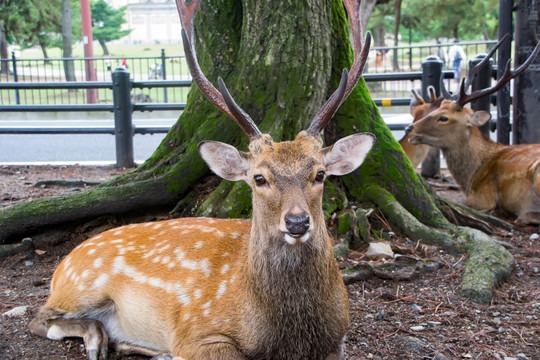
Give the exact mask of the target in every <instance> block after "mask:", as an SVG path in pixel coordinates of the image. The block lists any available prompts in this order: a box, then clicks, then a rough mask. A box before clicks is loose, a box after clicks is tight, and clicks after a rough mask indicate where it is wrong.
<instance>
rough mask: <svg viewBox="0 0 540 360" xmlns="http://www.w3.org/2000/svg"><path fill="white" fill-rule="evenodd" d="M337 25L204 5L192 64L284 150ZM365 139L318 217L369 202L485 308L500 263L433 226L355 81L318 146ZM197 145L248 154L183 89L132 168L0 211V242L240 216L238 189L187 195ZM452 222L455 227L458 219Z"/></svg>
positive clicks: (413, 178)
mask: <svg viewBox="0 0 540 360" xmlns="http://www.w3.org/2000/svg"><path fill="white" fill-rule="evenodd" d="M347 21H348V20H347V18H346V15H345V11H344V8H343V5H342V4H341V1H340V0H328V1H325V2H310V1H308V2H288V1H269V0H268V1H258V2H252V1H247V0H244V1H242V2H238V1H235V0H220V1H204V2H203V3H202V4H201V7H200V9H199V12H198V15H197V18H196V21H195V36H196V48H197V50H198V58H199V62H200V64H201V68H202V69H203V72H204V73H205V74H206V75H207V77H208V78H209V79H210V81H212V82H215V81H216V79H217V77H218V76H221V77H223V79H224V80H225V82H226V83H227V85H228V88H229V90H230V91H231V93H232V95H233V96H234V98H235V99H236V101H237V103H238V104H239V105H240V106H241V107H242V108H243V109H245V110H246V111H247V112H248V113H249V114H250V115H251V116H252V118H253V119H254V120H255V121H256V122H257V124H258V126H259V128H260V129H261V131H262V132H267V133H269V134H271V135H272V137H273V138H274V140H276V141H277V140H279V139H292V138H294V137H295V136H296V134H297V133H298V132H299V131H300V130H302V129H305V128H306V127H307V125H308V123H309V122H310V120H311V119H312V118H313V116H314V115H315V113H316V112H317V110H318V109H319V107H320V106H321V105H322V104H323V103H324V101H325V100H326V98H327V97H328V96H329V95H330V94H331V92H332V91H333V90H334V89H335V88H337V86H338V83H339V80H340V77H341V72H342V69H343V68H350V65H351V62H352V61H351V54H352V47H351V44H350V41H349V30H348V24H347ZM365 131H369V132H372V133H373V134H375V135H376V137H377V139H378V140H377V142H376V144H375V146H374V149H373V150H372V151H371V153H370V155H369V156H368V158H367V159H366V161H365V163H364V164H363V165H362V166H361V168H360V169H359V170H357V171H355V172H354V173H352V174H351V175H348V176H344V177H342V185H339V184H338V183H336V184H332V183H329V184H328V185H330V186H329V187H327V188H326V191H325V199H326V201H325V211H326V212H327V214H329V212H331V211H341V210H344V206H346V205H345V204H347V201H346V200H345V199H343V198H345V197H346V198H347V199H348V200H349V201H353V202H355V203H358V202H369V203H372V204H374V205H375V206H377V207H379V208H380V210H381V211H382V212H383V213H385V214H386V216H387V217H388V218H389V219H390V221H391V223H392V225H393V226H394V227H395V229H396V231H399V232H402V233H405V234H406V235H407V236H409V237H410V238H412V239H419V240H422V241H424V242H426V243H434V244H438V245H439V246H441V247H443V248H444V249H446V250H449V251H452V252H456V253H458V252H466V253H468V254H469V255H470V260H469V263H468V264H469V265H467V268H466V271H465V277H464V280H463V288H462V293H463V294H464V295H466V296H468V297H471V298H473V299H474V300H475V301H478V302H486V301H488V300H489V299H490V298H491V294H492V290H493V287H494V286H495V284H496V283H497V282H498V281H499V280H501V279H503V278H504V277H505V276H507V275H508V273H509V272H510V269H511V267H512V264H513V259H512V257H511V255H510V254H509V253H508V252H507V251H506V249H505V248H504V247H503V246H501V245H499V244H498V243H496V242H495V241H493V240H492V239H491V238H489V237H488V236H487V235H485V234H483V233H480V232H478V231H476V230H472V229H469V228H461V227H457V226H455V225H454V224H452V223H450V222H449V221H448V220H447V219H446V218H445V216H444V215H443V213H442V212H441V210H440V209H439V207H438V205H439V204H443V202H439V201H437V199H436V198H435V197H434V196H433V195H432V194H431V192H430V191H429V189H428V188H427V187H426V185H425V182H424V181H423V180H422V179H421V178H419V177H418V176H417V175H416V173H415V171H414V169H413V168H412V166H411V165H410V163H409V161H408V160H407V158H406V157H405V155H404V153H403V151H402V150H401V147H400V145H399V144H398V143H397V142H396V141H395V139H394V138H393V136H392V134H391V132H390V130H389V129H388V127H387V126H386V125H385V124H384V122H383V120H382V118H381V116H380V114H379V111H378V109H377V107H376V106H375V104H374V102H373V100H372V99H371V97H370V95H369V91H368V89H367V87H366V84H365V82H364V81H363V80H361V81H360V83H359V84H358V86H357V87H356V88H355V89H354V90H353V92H352V93H351V95H350V96H349V98H348V100H347V101H346V102H345V103H344V104H343V105H342V106H341V108H340V109H339V110H338V112H337V114H336V115H335V117H334V120H332V121H331V123H330V125H329V126H328V127H327V128H326V130H325V134H324V136H325V140H326V142H327V143H328V144H331V143H334V142H335V141H336V140H337V139H338V138H341V137H343V136H346V135H349V134H352V133H357V132H365ZM207 139H211V140H218V141H222V142H226V143H229V144H232V145H235V146H236V147H238V148H239V149H241V150H245V149H246V146H247V143H248V139H247V138H246V137H245V136H244V135H243V133H242V132H241V130H240V129H239V128H238V127H237V125H236V124H235V123H234V122H233V121H232V120H230V119H229V118H227V117H226V116H225V115H222V114H221V113H220V112H219V111H218V110H216V109H215V108H214V107H213V106H212V105H211V104H210V103H209V102H208V101H207V100H206V99H205V98H204V97H203V95H202V94H201V92H200V91H199V90H198V89H197V88H196V87H195V85H194V86H193V87H192V89H191V91H190V93H189V95H188V101H187V106H186V110H185V111H184V112H183V113H182V115H181V116H180V118H179V120H178V122H177V123H176V124H175V126H173V128H172V129H171V131H169V133H168V134H167V136H166V137H165V139H164V140H163V141H162V143H161V144H160V146H159V147H158V148H157V149H156V151H155V152H154V154H153V155H152V156H151V157H150V158H149V159H148V160H147V161H146V162H145V163H144V164H142V165H141V166H139V167H138V168H137V169H136V170H134V171H132V172H130V173H128V174H125V175H122V176H120V177H118V178H116V179H114V180H113V181H111V182H109V183H107V184H103V185H102V186H100V187H98V188H95V189H91V190H88V191H85V192H83V193H80V194H75V195H70V196H67V197H62V198H51V199H39V200H36V201H31V202H28V203H23V204H20V205H17V206H14V207H12V208H7V209H3V210H1V211H0V239H2V241H3V242H7V241H13V240H15V239H20V238H21V236H22V235H23V234H28V233H29V232H31V231H35V229H39V228H40V227H42V226H45V225H49V224H53V223H62V222H72V221H74V220H77V219H82V218H90V217H97V216H100V215H104V214H118V213H124V212H127V211H130V210H133V209H141V208H144V207H146V208H151V207H155V206H162V207H163V206H165V207H168V208H169V209H170V208H171V207H172V205H173V204H176V207H175V211H177V212H182V213H188V214H197V215H205V216H217V217H248V216H250V213H251V198H250V192H249V188H248V187H247V185H245V184H242V183H233V182H227V181H222V182H221V183H219V185H218V186H217V187H216V188H215V190H214V191H213V192H212V193H211V194H209V195H208V196H207V198H206V201H204V202H202V203H200V201H199V200H200V199H199V192H198V188H197V184H199V183H201V182H204V181H207V180H208V176H209V175H210V174H209V170H208V169H207V167H206V166H205V165H204V163H203V161H202V159H201V158H200V156H199V155H198V153H197V144H198V143H199V142H200V141H201V140H207ZM340 186H341V187H340ZM338 189H342V192H339V190H338ZM343 190H345V191H344V192H343ZM332 191H335V192H333V193H332V195H331V196H329V194H330V192H332ZM334 194H339V195H334ZM336 198H339V199H342V200H340V201H339V202H338V201H336V200H335V199H336ZM330 199H331V200H330ZM443 206H444V208H445V209H446V210H445V213H447V212H448V209H447V208H451V207H452V205H451V204H449V203H444V205H443ZM443 206H441V207H443ZM459 211H460V214H461V216H462V217H467V215H466V211H464V210H463V208H460V209H459ZM482 221H483V220H482ZM478 222H481V221H478ZM472 223H473V224H474V223H475V221H472ZM479 259H482V260H483V261H485V262H484V263H483V264H484V265H482V270H483V271H482V273H481V275H480V276H479V277H475V276H477V274H475V273H474V271H473V270H474V269H475V267H477V266H479ZM473 275H474V276H473Z"/></svg>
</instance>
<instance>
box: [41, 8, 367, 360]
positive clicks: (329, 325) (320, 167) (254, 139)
mask: <svg viewBox="0 0 540 360" xmlns="http://www.w3.org/2000/svg"><path fill="white" fill-rule="evenodd" d="M198 4H199V0H193V1H192V2H191V3H190V4H189V5H188V4H186V3H185V2H184V0H177V7H178V10H179V14H180V18H181V22H182V26H183V28H184V29H183V30H182V37H183V41H184V48H185V53H186V57H187V61H188V64H189V68H190V71H191V73H192V75H193V79H194V81H195V82H196V84H197V85H198V86H199V88H200V89H201V90H202V92H203V93H204V94H205V96H206V97H207V98H208V99H209V100H210V101H211V102H212V103H213V104H214V105H215V106H216V107H217V108H218V109H220V110H221V111H223V112H224V113H226V114H227V115H228V116H230V117H231V118H232V119H233V120H234V121H236V122H237V124H238V125H239V126H240V128H242V130H243V131H244V132H245V133H246V134H247V136H248V137H249V139H250V144H249V152H242V151H239V150H237V149H236V148H234V147H233V146H231V145H228V144H224V143H220V142H216V141H204V142H202V143H200V145H199V151H200V153H201V156H202V158H203V159H204V160H205V161H206V163H207V164H208V166H209V167H210V169H211V170H212V171H214V172H215V173H216V174H218V175H219V176H221V177H223V178H225V179H228V180H233V181H235V180H244V181H246V182H247V183H248V184H249V186H250V187H251V189H252V192H253V218H252V220H231V219H209V218H182V219H174V220H168V221H160V222H150V223H143V224H133V225H126V226H123V227H119V228H115V229H111V230H108V231H106V232H104V233H102V234H99V235H97V236H95V237H93V238H91V239H89V240H87V241H85V242H83V243H82V244H80V245H79V246H78V247H77V248H75V249H74V250H73V251H72V252H71V253H70V254H69V255H68V256H67V257H66V258H65V259H64V260H63V261H62V262H61V263H60V265H59V266H58V268H57V269H56V271H55V273H54V276H53V279H52V282H51V293H50V296H49V298H48V300H47V303H46V304H45V305H44V306H43V307H42V308H41V309H40V311H39V313H38V315H37V316H36V318H35V319H34V320H33V321H32V322H31V324H30V329H31V331H32V332H33V333H34V334H37V335H40V336H44V337H47V338H49V339H53V340H59V339H63V338H66V337H82V338H83V339H84V343H85V346H86V353H87V356H88V358H89V359H92V360H97V359H99V358H103V359H106V358H107V354H108V353H107V349H108V343H109V340H111V342H112V343H114V344H115V346H116V349H117V350H118V351H121V352H124V353H137V354H143V355H147V356H154V359H174V360H181V359H196V360H200V359H205V360H206V359H306V360H308V359H309V360H314V359H328V360H330V359H342V358H343V356H344V355H343V338H344V336H345V333H346V331H347V330H348V326H349V302H348V297H347V292H346V289H345V286H344V284H343V280H342V278H341V274H340V272H339V268H338V266H337V263H336V262H335V260H334V257H333V253H332V240H331V238H330V236H329V234H328V231H327V229H326V226H325V220H324V215H323V211H322V193H323V184H324V180H325V178H326V177H327V176H329V175H344V174H347V173H349V172H352V171H354V170H355V169H357V168H358V167H359V166H360V164H361V163H362V162H363V160H364V159H365V157H366V155H367V154H368V152H369V150H370V149H371V147H372V145H373V143H374V136H373V135H371V134H354V135H351V136H348V137H346V138H343V139H341V140H339V141H337V142H336V143H335V144H334V145H332V146H328V147H323V143H322V139H321V136H320V132H321V131H322V130H323V129H324V128H325V126H326V124H327V123H328V122H329V120H330V119H331V118H332V117H333V115H334V113H335V111H336V110H337V109H338V107H339V106H340V105H341V103H342V102H343V101H344V99H345V98H346V97H347V96H348V95H349V93H350V92H351V91H352V89H353V88H354V86H355V85H356V83H357V82H358V80H359V78H360V76H361V74H362V69H363V67H364V64H365V62H366V59H367V55H368V51H369V44H370V39H371V36H370V35H369V34H368V35H367V36H366V39H365V42H364V41H363V35H362V29H361V28H360V26H359V6H360V2H359V1H357V0H346V1H345V6H346V8H347V11H348V14H349V16H350V19H351V27H352V32H353V34H354V36H353V41H354V47H355V56H354V62H353V65H352V68H351V70H350V74H349V73H348V72H347V71H346V70H344V71H343V74H342V78H341V82H340V85H339V87H338V89H337V90H336V91H335V92H334V93H333V94H332V96H331V97H330V98H329V99H328V101H327V102H326V103H325V104H324V105H323V106H322V108H321V110H320V111H319V112H318V113H317V115H316V116H315V118H314V119H313V121H312V123H311V125H310V126H309V128H308V129H307V130H306V131H301V132H300V133H299V134H298V135H297V137H296V139H295V140H293V141H284V142H281V143H277V142H274V141H273V140H272V139H271V137H270V136H269V135H265V134H262V133H261V132H260V131H259V129H258V128H257V126H256V124H255V123H254V121H253V120H252V119H251V118H250V117H249V115H247V114H246V112H245V111H244V110H242V109H241V108H240V107H239V106H238V105H237V104H236V103H235V101H234V100H233V99H232V97H231V95H230V94H229V92H228V90H227V88H226V86H225V84H224V82H223V81H222V80H221V79H218V84H219V90H217V89H216V88H215V87H214V86H213V85H212V84H211V83H210V81H209V80H208V79H207V78H206V77H205V76H204V74H203V73H202V72H201V69H200V67H199V65H198V63H197V59H196V56H195V52H194V47H193V17H194V14H195V12H196V9H197V7H198Z"/></svg>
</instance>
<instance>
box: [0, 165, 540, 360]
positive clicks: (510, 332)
mask: <svg viewBox="0 0 540 360" xmlns="http://www.w3.org/2000/svg"><path fill="white" fill-rule="evenodd" d="M122 172H123V170H118V169H115V168H112V167H92V166H84V167H83V166H63V167H57V166H41V167H34V166H9V167H3V168H0V196H1V198H0V200H1V202H0V207H6V206H10V205H13V204H16V203H19V202H23V201H28V200H31V199H35V198H38V197H42V196H53V195H57V194H60V193H67V192H72V191H80V190H81V189H83V188H84V187H85V185H84V184H88V183H91V182H102V181H105V180H107V179H110V178H112V177H114V176H116V175H118V174H120V173H122ZM46 180H64V181H69V182H66V183H65V184H64V186H57V185H53V184H52V183H40V184H38V186H34V184H36V183H37V182H38V181H46ZM431 184H432V186H434V187H435V189H436V190H437V192H439V193H441V194H442V195H443V196H448V197H451V198H453V199H457V200H458V201H459V200H463V197H462V195H461V194H460V192H459V191H458V190H457V188H456V186H455V185H454V184H453V183H452V182H451V181H450V182H448V181H447V182H442V181H432V182H431ZM144 220H147V219H144ZM103 223H105V225H103ZM116 225H119V224H118V223H117V220H114V219H111V220H105V221H103V219H102V221H101V222H99V223H90V224H81V225H80V226H77V227H74V229H73V230H71V231H68V232H66V233H64V234H61V236H60V237H61V238H63V239H64V240H65V239H69V241H65V242H59V240H58V239H51V238H47V237H45V236H44V237H43V238H40V237H39V236H38V237H34V238H33V247H31V248H29V249H27V250H25V251H23V252H21V253H17V254H15V255H12V256H9V257H5V258H2V259H0V314H4V315H3V316H0V360H7V359H84V358H85V356H84V350H83V346H82V342H81V341H80V340H79V339H72V340H65V341H51V340H47V339H42V338H38V337H35V336H33V335H31V334H30V332H29V331H28V323H29V322H30V321H31V319H32V317H33V316H34V314H35V313H36V310H37V309H38V307H39V306H40V305H42V304H43V303H44V302H45V299H46V297H47V294H48V291H49V281H50V279H51V276H52V273H53V271H54V268H55V267H56V265H57V264H58V263H59V261H60V260H61V259H62V258H63V257H64V256H65V255H66V254H67V253H68V252H69V251H70V250H71V249H73V248H74V247H75V246H76V245H78V244H79V243H80V242H82V241H83V240H84V239H86V238H87V237H89V236H91V235H94V234H96V233H98V232H100V231H103V230H104V229H105V228H107V227H112V226H116ZM539 232H540V231H539V228H538V227H532V226H530V227H516V228H515V230H513V231H511V232H508V231H501V232H500V233H498V234H496V235H495V236H494V237H496V238H497V239H500V240H504V241H506V242H508V243H510V244H512V245H513V246H514V248H513V249H512V250H511V253H512V254H513V255H514V258H515V261H516V267H515V270H514V272H513V274H512V275H511V277H510V279H509V280H508V281H507V282H505V283H503V284H501V286H500V287H499V288H498V289H497V290H496V291H495V296H494V298H493V301H492V303H491V304H489V305H476V304H473V303H471V302H470V301H468V300H465V299H463V298H461V297H460V296H459V295H458V294H457V291H458V287H459V281H460V279H461V275H462V270H463V264H464V262H465V261H466V258H465V257H464V256H460V255H457V256H451V255H448V254H445V253H443V252H442V251H441V250H439V249H436V248H428V247H424V246H421V245H419V244H418V243H415V242H412V241H410V240H408V239H406V238H405V237H402V236H399V235H396V236H395V237H394V242H393V244H394V246H395V247H397V248H399V249H401V251H404V252H407V253H408V256H409V257H414V258H419V259H421V260H423V261H425V260H431V262H432V263H435V264H437V266H436V267H434V268H433V269H432V270H431V271H423V272H419V273H418V274H417V276H416V277H414V278H413V279H412V280H408V281H396V280H388V279H386V280H385V279H382V278H379V277H372V278H370V279H368V280H365V281H361V282H356V283H353V284H351V285H348V291H349V297H350V303H351V308H350V309H351V320H352V323H351V328H350V331H349V333H348V340H347V344H346V347H347V355H348V359H438V360H444V359H507V360H510V359H532V360H540V272H539V268H540V258H539V255H540V240H538V233H539ZM361 260H365V255H364V254H363V253H362V252H353V253H352V254H351V255H350V256H349V257H348V258H346V259H340V264H341V265H342V266H343V267H345V266H346V265H347V266H348V265H351V264H355V263H357V262H359V261H361ZM435 268H436V270H434V269H435ZM13 309H15V310H19V313H17V314H15V315H11V314H12V313H10V312H9V311H11V310H13ZM6 313H7V314H6ZM10 315H11V316H10ZM109 358H112V359H118V358H119V357H118V356H117V355H116V354H115V353H111V356H110V357H109ZM126 358H127V359H143V357H126Z"/></svg>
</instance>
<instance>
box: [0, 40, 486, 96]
mask: <svg viewBox="0 0 540 360" xmlns="http://www.w3.org/2000/svg"><path fill="white" fill-rule="evenodd" d="M494 43H495V41H485V42H463V43H460V45H461V46H462V47H463V49H464V50H465V52H466V54H467V58H468V59H470V58H472V57H474V56H475V55H476V54H479V53H482V52H487V50H488V48H489V47H491V46H492V45H493V44H494ZM451 45H452V44H442V45H420V46H397V47H384V48H381V47H374V48H372V50H371V51H370V56H369V59H368V63H367V66H366V74H381V73H388V72H392V73H395V72H415V71H421V70H422V62H423V61H424V60H425V59H426V57H428V56H430V55H437V54H438V53H439V49H441V48H442V49H448V47H450V46H451ZM394 58H395V59H396V60H397V61H396V64H394V60H393V59H394ZM1 62H2V63H3V64H2V67H1V68H2V69H6V71H5V72H0V83H2V82H21V83H29V82H30V83H39V82H66V74H65V73H64V65H65V64H66V62H71V63H72V65H73V68H74V73H75V80H76V81H77V82H82V81H85V80H86V77H85V76H86V73H85V67H86V66H89V67H90V68H92V69H94V75H95V77H94V78H95V80H96V81H111V79H112V71H113V70H114V69H116V68H117V67H119V66H124V67H125V68H127V69H128V70H129V72H130V74H131V75H130V76H131V79H132V80H133V81H148V80H156V81H157V80H190V79H191V75H190V74H189V70H188V67H187V64H186V62H185V58H184V56H181V55H174V56H170V55H166V54H165V50H164V49H162V50H161V53H160V54H157V55H156V56H141V57H130V58H125V57H114V56H109V57H100V58H69V59H68V58H56V59H19V58H16V57H15V54H14V53H12V57H11V59H3V60H1ZM464 63H465V62H464ZM445 65H448V64H443V68H444V66H445ZM451 86H454V85H453V84H452V85H451ZM420 87H421V84H420V82H419V81H416V80H410V79H405V80H388V81H384V82H379V83H370V84H369V89H370V92H371V95H372V96H373V97H374V98H382V97H387V98H402V97H409V94H410V90H411V89H412V88H416V89H419V88H420ZM451 90H452V89H451ZM456 90H457V89H456ZM187 94H188V89H187V88H183V87H173V88H163V89H158V88H141V89H136V90H135V91H133V93H132V100H133V101H134V102H135V103H168V102H173V103H179V102H186V99H187ZM112 101H113V98H112V93H111V91H110V90H108V89H104V88H98V89H96V90H95V102H96V103H99V104H111V103H112ZM87 102H88V97H87V96H86V92H85V91H80V90H78V89H76V88H70V89H52V88H49V89H44V88H41V89H39V88H34V89H31V88H25V89H18V90H17V91H12V90H0V104H1V105H54V104H85V103H87Z"/></svg>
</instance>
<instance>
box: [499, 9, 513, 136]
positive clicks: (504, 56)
mask: <svg viewBox="0 0 540 360" xmlns="http://www.w3.org/2000/svg"><path fill="white" fill-rule="evenodd" d="M513 6H514V1H513V0H499V40H501V39H502V38H503V36H504V35H506V34H511V33H512V11H513ZM511 46H512V43H511V42H510V41H506V42H505V43H504V44H502V45H501V47H499V50H498V51H497V79H500V78H501V77H502V74H503V73H504V69H505V65H506V63H507V62H508V59H510V51H511ZM510 130H511V127H510V83H507V84H505V85H504V86H503V87H502V88H501V89H500V90H499V91H498V92H497V142H498V143H501V144H510Z"/></svg>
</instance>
